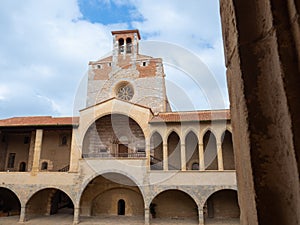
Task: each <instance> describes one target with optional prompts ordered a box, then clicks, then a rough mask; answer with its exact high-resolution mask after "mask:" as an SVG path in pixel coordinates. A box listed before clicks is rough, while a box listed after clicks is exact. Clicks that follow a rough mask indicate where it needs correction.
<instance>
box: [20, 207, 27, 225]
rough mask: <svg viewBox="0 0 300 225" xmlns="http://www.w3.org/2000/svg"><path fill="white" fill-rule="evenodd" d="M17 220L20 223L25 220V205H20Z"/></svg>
mask: <svg viewBox="0 0 300 225" xmlns="http://www.w3.org/2000/svg"><path fill="white" fill-rule="evenodd" d="M19 222H20V223H24V222H26V207H25V206H22V207H21V212H20V220H19Z"/></svg>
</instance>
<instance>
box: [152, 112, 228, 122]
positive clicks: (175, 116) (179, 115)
mask: <svg viewBox="0 0 300 225" xmlns="http://www.w3.org/2000/svg"><path fill="white" fill-rule="evenodd" d="M211 120H230V110H205V111H194V112H166V113H159V114H158V115H156V116H154V117H153V118H152V119H151V121H150V123H159V122H189V121H211Z"/></svg>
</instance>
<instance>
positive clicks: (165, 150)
mask: <svg viewBox="0 0 300 225" xmlns="http://www.w3.org/2000/svg"><path fill="white" fill-rule="evenodd" d="M163 164H164V165H163V166H164V171H168V170H169V168H168V144H166V143H163Z"/></svg>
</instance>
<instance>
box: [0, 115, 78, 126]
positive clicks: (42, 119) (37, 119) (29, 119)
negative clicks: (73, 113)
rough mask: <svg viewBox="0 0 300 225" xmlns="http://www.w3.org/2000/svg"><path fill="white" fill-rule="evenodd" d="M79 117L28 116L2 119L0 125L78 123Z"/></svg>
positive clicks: (62, 124) (59, 124)
mask: <svg viewBox="0 0 300 225" xmlns="http://www.w3.org/2000/svg"><path fill="white" fill-rule="evenodd" d="M78 122H79V118H78V117H51V116H26V117H13V118H8V119H3V120H0V127H13V126H65V125H78Z"/></svg>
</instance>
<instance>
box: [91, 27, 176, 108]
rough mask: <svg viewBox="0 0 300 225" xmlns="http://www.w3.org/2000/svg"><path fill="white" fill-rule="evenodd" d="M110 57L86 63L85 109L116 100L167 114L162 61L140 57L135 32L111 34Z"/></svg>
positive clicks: (125, 31)
mask: <svg viewBox="0 0 300 225" xmlns="http://www.w3.org/2000/svg"><path fill="white" fill-rule="evenodd" d="M112 35H113V50H112V55H111V56H109V57H106V58H103V59H100V60H98V61H95V62H90V63H89V72H88V90H87V107H90V106H93V105H95V104H99V103H101V102H103V101H106V100H109V99H112V98H117V99H121V100H123V101H128V102H130V103H133V104H139V105H142V106H145V107H149V108H151V110H152V111H153V112H166V111H170V107H169V103H168V100H167V95H166V88H165V74H164V69H163V64H162V59H160V58H153V57H151V56H146V55H141V54H139V41H140V39H141V37H140V33H139V31H138V30H121V31H112Z"/></svg>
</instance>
